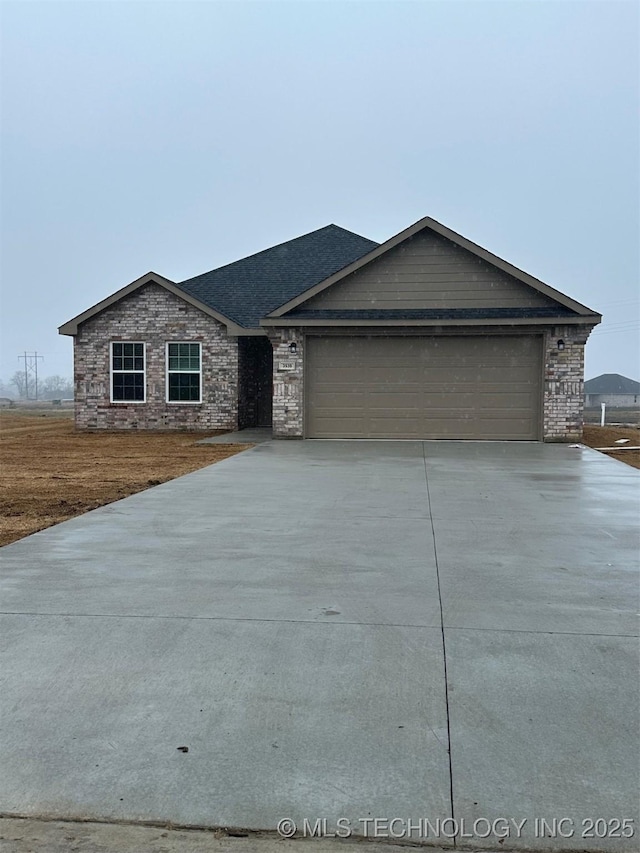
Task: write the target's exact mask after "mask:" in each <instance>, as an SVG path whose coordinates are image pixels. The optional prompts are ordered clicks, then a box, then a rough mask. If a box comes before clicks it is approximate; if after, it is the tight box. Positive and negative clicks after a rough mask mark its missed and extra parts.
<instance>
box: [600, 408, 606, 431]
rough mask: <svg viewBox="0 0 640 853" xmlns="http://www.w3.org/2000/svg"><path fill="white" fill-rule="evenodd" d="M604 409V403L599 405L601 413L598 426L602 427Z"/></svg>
mask: <svg viewBox="0 0 640 853" xmlns="http://www.w3.org/2000/svg"><path fill="white" fill-rule="evenodd" d="M606 408H607V404H606V403H600V409H601V412H600V426H604V413H605V411H606Z"/></svg>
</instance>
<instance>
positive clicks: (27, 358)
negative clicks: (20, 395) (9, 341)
mask: <svg viewBox="0 0 640 853" xmlns="http://www.w3.org/2000/svg"><path fill="white" fill-rule="evenodd" d="M19 359H22V360H23V361H24V396H25V397H26V399H27V400H28V399H29V380H30V378H33V380H34V383H33V384H34V386H35V389H34V390H35V396H34V399H35V400H37V399H38V361H44V356H42V355H38V353H37V351H36V352H27V351H26V350H25V351H24V352H23V354H22V355H19V356H18V360H19Z"/></svg>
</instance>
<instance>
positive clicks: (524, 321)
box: [260, 314, 602, 328]
mask: <svg viewBox="0 0 640 853" xmlns="http://www.w3.org/2000/svg"><path fill="white" fill-rule="evenodd" d="M601 320H602V317H601V315H600V314H588V315H581V316H578V315H575V316H572V317H566V316H558V317H484V318H482V317H480V318H475V317H474V318H472V319H462V318H461V319H458V320H455V319H454V320H450V319H449V320H410V319H409V320H397V319H386V320H385V319H378V320H354V319H349V318H332V319H324V320H322V319H315V318H314V319H304V318H300V317H299V318H297V319H296V318H289V317H272V316H271V315H269V316H268V317H265V318H264V319H263V320H261V321H260V325H261V326H264V327H265V328H271V327H273V326H299V327H303V326H344V327H349V326H378V327H380V326H386V327H403V326H432V327H433V326H531V325H535V326H567V325H570V326H574V325H579V326H597V325H598V323H600V321H601Z"/></svg>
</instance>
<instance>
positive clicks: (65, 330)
mask: <svg viewBox="0 0 640 853" xmlns="http://www.w3.org/2000/svg"><path fill="white" fill-rule="evenodd" d="M147 284H157V285H158V286H159V287H164V289H165V290H168V291H169V293H173V295H174V296H177V297H178V298H180V299H184V300H185V302H188V303H189V304H190V305H193V306H194V307H195V308H199V309H200V311H204V313H205V314H208V315H209V316H210V317H214V318H215V319H216V320H219V321H220V322H221V323H224V324H225V325H226V326H227V328H228V329H229V331H230V332H233V331H234V330H235V331H236V332H237V331H238V329H237V326H236V325H235V323H233V321H231V320H230V319H229V317H226V316H224V315H223V314H221V313H220V312H219V311H216V310H215V308H212V307H211V306H210V305H206V304H205V303H204V302H201V301H200V300H199V299H196V298H195V297H193V296H191V295H190V294H188V293H185V292H184V291H183V290H181V289H180V288H179V287H178V286H177V284H176V283H175V282H173V281H170V280H169V279H168V278H165V277H164V276H162V275H158V273H156V272H148V273H145V274H144V275H141V276H140V278H137V279H136V280H135V281H132V282H131V284H127V285H126V287H121V288H120V290H116V292H115V293H112V294H111V296H107V298H106V299H103V300H102V302H97V303H96V304H95V305H92V306H91V308H88V309H87V310H86V311H83V312H82V314H78V315H77V316H76V317H74V318H73V319H72V320H68V321H67V322H66V323H64V324H63V325H62V326H60V327H59V328H58V334H60V335H76V334H77V333H78V326H79V325H80V323H84V321H85V320H89V319H90V318H91V317H94V316H95V315H96V314H99V313H100V312H101V311H104V309H105V308H109V306H110V305H113V304H115V303H116V302H119V301H120V300H121V299H124V298H125V296H129V295H130V294H131V293H134V292H135V291H136V290H139V289H140V288H141V287H144V286H145V285H147Z"/></svg>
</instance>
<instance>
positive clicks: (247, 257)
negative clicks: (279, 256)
mask: <svg viewBox="0 0 640 853" xmlns="http://www.w3.org/2000/svg"><path fill="white" fill-rule="evenodd" d="M329 228H337V229H338V230H339V231H343V232H344V233H345V234H351V235H352V236H354V237H359V238H360V239H361V240H369V238H368V237H363V236H362V234H356V232H355V231H349V229H348V228H343V227H342V226H341V225H336V224H335V222H330V223H329V224H328V225H323V226H322V227H321V228H315V229H314V230H313V231H308V232H307V233H306V234H300V236H298V237H292V238H291V239H290V240H283V241H282V243H276V244H275V246H269V247H268V248H266V249H260V250H259V251H258V252H253V253H252V254H250V255H245V257H243V258H238V259H237V260H235V261H229V263H227V264H222V266H219V267H213V268H212V269H210V270H206V271H205V272H202V273H198V275H192V276H190V277H189V278H185V279H183V280H182V281H179V282H176V284H178V285H181V284H188V283H189V282H190V281H193V280H194V279H196V278H201V277H202V276H205V275H209V274H210V273H212V272H218V270H224V269H227V267H232V266H234V265H235V264H241V263H243V262H244V261H248V260H250V259H251V258H257V257H259V256H260V255H264V254H266V253H267V252H272V251H273V250H274V249H279V248H280V247H281V246H288V245H290V244H291V243H297V242H298V240H304V239H305V237H311V235H312V234H320V232H322V231H327V230H328V229H329ZM369 242H370V243H372V244H373V245H376V246H377V245H378V244H377V243H376V242H375V240H369Z"/></svg>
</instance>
